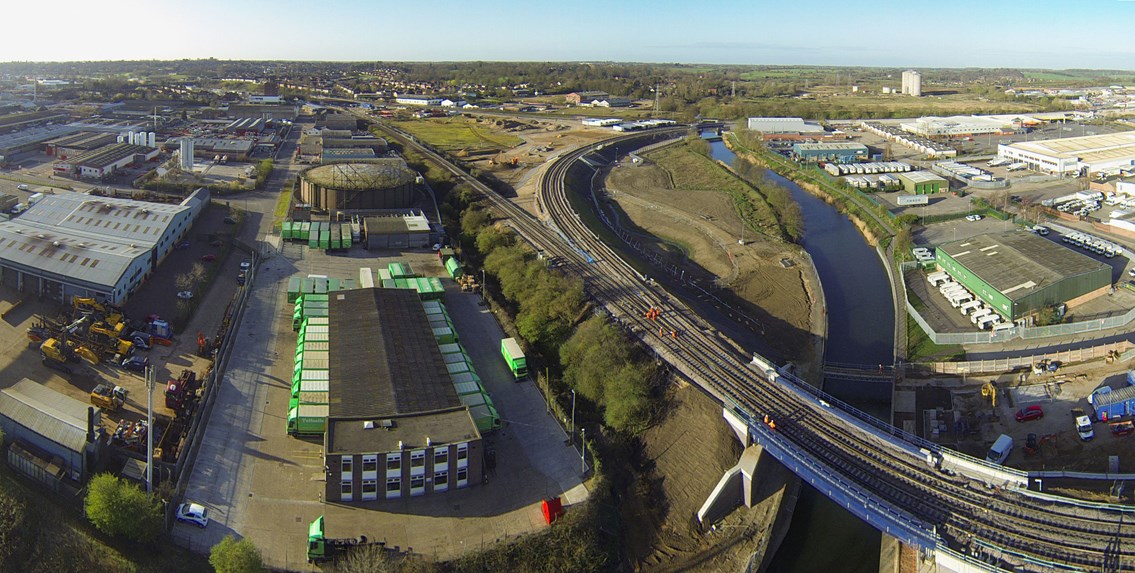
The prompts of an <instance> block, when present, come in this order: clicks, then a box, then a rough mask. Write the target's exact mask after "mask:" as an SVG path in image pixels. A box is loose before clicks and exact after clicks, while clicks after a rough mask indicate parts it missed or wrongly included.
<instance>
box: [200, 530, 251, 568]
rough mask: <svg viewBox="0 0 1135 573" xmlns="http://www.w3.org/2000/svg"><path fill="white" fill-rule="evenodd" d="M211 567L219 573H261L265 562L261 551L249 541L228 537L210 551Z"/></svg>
mask: <svg viewBox="0 0 1135 573" xmlns="http://www.w3.org/2000/svg"><path fill="white" fill-rule="evenodd" d="M209 565H212V566H213V569H215V570H216V571H217V573H260V572H262V571H264V560H263V559H262V558H261V557H260V550H259V549H257V548H256V546H255V545H253V544H252V542H251V541H249V540H247V539H240V540H238V539H236V538H234V537H233V536H231V535H226V536H225V538H224V539H222V540H221V542H220V543H218V544H216V545H214V546H213V549H212V550H211V551H209Z"/></svg>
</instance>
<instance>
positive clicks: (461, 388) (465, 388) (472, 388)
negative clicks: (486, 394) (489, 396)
mask: <svg viewBox="0 0 1135 573" xmlns="http://www.w3.org/2000/svg"><path fill="white" fill-rule="evenodd" d="M453 389H454V390H456V391H457V395H458V396H464V395H466V394H480V393H481V392H482V391H483V389H482V388H481V385H480V384H478V383H476V382H454V383H453Z"/></svg>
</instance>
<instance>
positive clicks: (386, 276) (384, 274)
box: [378, 269, 394, 281]
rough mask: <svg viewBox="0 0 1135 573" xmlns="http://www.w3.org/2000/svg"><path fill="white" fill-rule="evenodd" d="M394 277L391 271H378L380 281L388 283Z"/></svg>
mask: <svg viewBox="0 0 1135 573" xmlns="http://www.w3.org/2000/svg"><path fill="white" fill-rule="evenodd" d="M393 278H394V277H393V276H392V275H391V274H390V269H378V280H380V281H388V280H390V279H393Z"/></svg>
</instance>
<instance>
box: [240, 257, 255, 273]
mask: <svg viewBox="0 0 1135 573" xmlns="http://www.w3.org/2000/svg"><path fill="white" fill-rule="evenodd" d="M251 268H252V259H244V260H243V261H241V262H240V270H242V271H247V270H248V269H251Z"/></svg>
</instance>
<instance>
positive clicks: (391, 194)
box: [298, 158, 418, 211]
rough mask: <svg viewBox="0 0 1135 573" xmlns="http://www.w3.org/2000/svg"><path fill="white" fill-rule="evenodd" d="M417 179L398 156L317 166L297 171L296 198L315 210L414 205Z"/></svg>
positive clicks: (401, 207) (392, 207)
mask: <svg viewBox="0 0 1135 573" xmlns="http://www.w3.org/2000/svg"><path fill="white" fill-rule="evenodd" d="M417 179H418V174H417V173H415V172H414V171H412V170H410V168H409V167H407V166H406V162H405V161H403V160H401V159H398V158H383V159H376V160H374V161H370V162H367V163H333V164H331V165H321V166H319V167H312V168H309V169H307V170H305V171H303V172H301V173H300V176H299V180H300V184H299V191H298V193H299V198H298V199H299V202H300V203H306V204H308V205H311V208H312V210H315V211H344V210H367V209H407V208H409V207H411V206H413V204H414V198H415V195H416V192H417V185H416V181H417Z"/></svg>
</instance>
